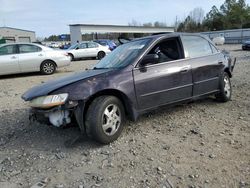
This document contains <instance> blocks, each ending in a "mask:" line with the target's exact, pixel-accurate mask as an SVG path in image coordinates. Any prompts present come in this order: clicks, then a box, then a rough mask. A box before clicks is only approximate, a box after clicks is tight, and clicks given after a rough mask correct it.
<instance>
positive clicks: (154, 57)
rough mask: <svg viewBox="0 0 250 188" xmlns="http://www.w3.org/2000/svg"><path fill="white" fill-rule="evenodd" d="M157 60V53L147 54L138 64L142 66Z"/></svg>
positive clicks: (154, 62)
mask: <svg viewBox="0 0 250 188" xmlns="http://www.w3.org/2000/svg"><path fill="white" fill-rule="evenodd" d="M158 62H159V55H157V54H148V55H146V56H144V57H143V59H142V60H141V62H140V66H141V67H143V66H145V65H148V64H156V63H158Z"/></svg>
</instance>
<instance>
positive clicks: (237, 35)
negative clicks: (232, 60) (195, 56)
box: [201, 28, 250, 44]
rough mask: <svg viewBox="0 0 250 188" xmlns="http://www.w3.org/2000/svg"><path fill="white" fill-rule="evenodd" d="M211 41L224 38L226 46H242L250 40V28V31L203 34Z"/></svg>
mask: <svg viewBox="0 0 250 188" xmlns="http://www.w3.org/2000/svg"><path fill="white" fill-rule="evenodd" d="M201 34H205V35H207V36H208V37H209V38H210V39H213V38H215V37H224V38H225V43H226V44H240V43H242V42H243V41H246V40H250V28H248V29H231V30H222V31H209V32H202V33H201Z"/></svg>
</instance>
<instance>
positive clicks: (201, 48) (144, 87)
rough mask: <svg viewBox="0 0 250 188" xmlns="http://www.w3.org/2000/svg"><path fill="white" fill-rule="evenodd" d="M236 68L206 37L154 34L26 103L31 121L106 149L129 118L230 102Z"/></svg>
mask: <svg viewBox="0 0 250 188" xmlns="http://www.w3.org/2000/svg"><path fill="white" fill-rule="evenodd" d="M234 65H235V60H234V61H233V60H232V58H231V57H230V55H229V54H227V53H224V52H220V51H219V50H218V49H217V48H216V47H215V46H214V44H213V43H212V42H211V41H210V40H209V39H207V38H206V37H204V36H202V35H198V34H184V33H172V34H161V35H154V36H149V37H145V38H139V39H135V40H133V41H130V42H128V43H125V44H123V45H121V46H119V47H118V48H116V49H115V50H114V51H113V52H112V53H110V55H108V56H106V57H104V58H103V59H102V60H101V61H99V62H98V63H97V64H96V65H95V66H94V67H93V68H92V69H91V70H87V71H84V72H80V73H75V74H73V75H71V76H66V77H62V78H59V79H55V80H52V81H49V82H46V83H43V84H41V85H39V86H36V87H34V88H32V89H30V90H28V91H27V92H26V93H24V94H23V96H22V98H23V99H24V100H25V101H29V104H30V106H31V110H30V117H32V118H33V119H35V120H37V121H39V122H42V123H47V124H52V125H54V126H57V127H61V126H65V125H67V124H69V123H72V122H73V123H76V124H77V125H78V126H79V128H80V130H81V132H83V133H86V134H87V135H88V136H90V137H92V138H93V139H94V140H96V141H98V142H100V143H103V144H108V143H110V142H113V141H114V140H116V139H117V138H118V137H119V135H120V134H121V132H122V129H123V126H124V122H125V120H126V119H127V118H129V119H131V120H136V119H137V118H138V116H139V115H141V114H144V113H146V112H149V111H150V110H154V109H156V108H160V107H162V106H168V105H173V104H178V103H183V102H187V101H191V100H195V99H198V98H201V97H206V96H209V95H214V96H215V97H216V99H217V100H218V101H221V102H227V101H229V100H230V98H231V95H232V88H231V82H230V78H231V77H232V71H233V68H234Z"/></svg>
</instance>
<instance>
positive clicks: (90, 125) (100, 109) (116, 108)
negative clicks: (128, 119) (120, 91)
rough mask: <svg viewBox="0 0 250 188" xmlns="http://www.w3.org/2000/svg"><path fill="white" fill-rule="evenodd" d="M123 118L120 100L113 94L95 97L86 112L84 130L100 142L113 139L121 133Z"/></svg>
mask: <svg viewBox="0 0 250 188" xmlns="http://www.w3.org/2000/svg"><path fill="white" fill-rule="evenodd" d="M124 120H125V113H124V108H123V105H122V103H121V101H120V100H119V99H118V98H116V97H114V96H101V97H98V98H96V99H95V100H94V101H93V102H92V103H91V105H90V106H89V109H88V111H87V114H86V122H85V125H86V132H87V134H88V136H91V137H92V138H93V139H94V140H96V141H97V142H99V143H102V144H109V143H111V142H113V141H115V140H116V139H117V138H118V137H119V136H120V134H121V132H122V129H123V124H124Z"/></svg>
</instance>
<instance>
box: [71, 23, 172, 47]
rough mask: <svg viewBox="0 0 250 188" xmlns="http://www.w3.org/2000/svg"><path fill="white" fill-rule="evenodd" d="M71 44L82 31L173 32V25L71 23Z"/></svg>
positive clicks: (79, 39) (78, 39) (80, 36)
mask: <svg viewBox="0 0 250 188" xmlns="http://www.w3.org/2000/svg"><path fill="white" fill-rule="evenodd" d="M69 27H70V38H71V44H74V43H76V42H77V41H81V40H82V34H83V33H170V32H174V28H173V27H144V26H123V25H92V24H71V25H69Z"/></svg>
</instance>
